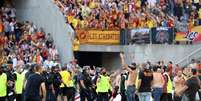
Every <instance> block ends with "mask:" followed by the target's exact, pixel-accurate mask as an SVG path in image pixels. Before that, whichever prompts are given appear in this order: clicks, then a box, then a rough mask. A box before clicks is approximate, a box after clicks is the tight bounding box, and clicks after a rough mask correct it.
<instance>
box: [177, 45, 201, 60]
mask: <svg viewBox="0 0 201 101" xmlns="http://www.w3.org/2000/svg"><path fill="white" fill-rule="evenodd" d="M199 51H201V47H200V48H198V49H196V50H195V51H193V52H192V53H190V54H189V55H187V56H185V57H184V58H183V59H182V60H180V61H178V62H177V63H176V64H180V63H182V62H184V61H185V60H186V59H188V58H189V57H191V56H192V55H194V54H196V53H198V52H199Z"/></svg>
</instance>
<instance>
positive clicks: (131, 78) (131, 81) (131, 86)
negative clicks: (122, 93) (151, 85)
mask: <svg viewBox="0 0 201 101" xmlns="http://www.w3.org/2000/svg"><path fill="white" fill-rule="evenodd" d="M120 57H121V62H122V67H123V69H125V70H127V71H128V72H129V75H128V80H127V101H135V90H136V89H135V82H136V78H137V71H136V64H135V63H133V64H132V65H131V66H128V65H127V64H126V63H125V56H124V53H120Z"/></svg>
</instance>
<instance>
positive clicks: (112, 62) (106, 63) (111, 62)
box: [102, 52, 121, 70]
mask: <svg viewBox="0 0 201 101" xmlns="http://www.w3.org/2000/svg"><path fill="white" fill-rule="evenodd" d="M120 63H121V61H120V58H119V53H114V52H112V53H103V55H102V64H103V67H105V68H107V69H108V70H115V69H117V68H121V64H120Z"/></svg>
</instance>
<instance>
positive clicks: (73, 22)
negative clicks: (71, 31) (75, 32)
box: [72, 18, 78, 28]
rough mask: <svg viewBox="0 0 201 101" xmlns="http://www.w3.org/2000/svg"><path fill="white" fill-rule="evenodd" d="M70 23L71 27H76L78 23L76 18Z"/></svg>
mask: <svg viewBox="0 0 201 101" xmlns="http://www.w3.org/2000/svg"><path fill="white" fill-rule="evenodd" d="M72 24H73V27H74V28H76V27H77V25H78V19H75V18H74V19H73V21H72Z"/></svg>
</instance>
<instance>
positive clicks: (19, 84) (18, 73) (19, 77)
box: [15, 68, 25, 101]
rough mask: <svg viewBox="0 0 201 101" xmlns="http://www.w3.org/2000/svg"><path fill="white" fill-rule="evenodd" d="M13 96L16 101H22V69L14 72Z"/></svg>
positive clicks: (23, 76)
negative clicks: (14, 95)
mask: <svg viewBox="0 0 201 101" xmlns="http://www.w3.org/2000/svg"><path fill="white" fill-rule="evenodd" d="M15 76H16V78H15V94H16V101H22V92H23V87H24V79H25V75H24V74H22V69H21V68H17V70H16V72H15Z"/></svg>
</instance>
